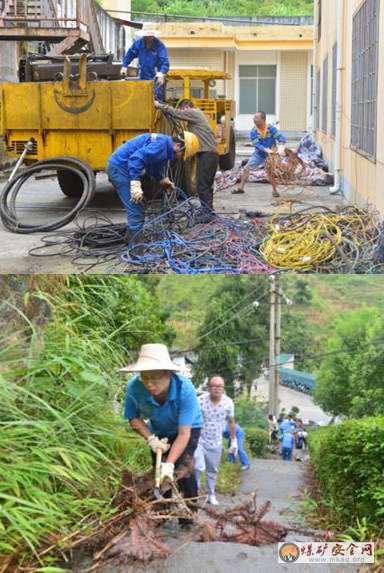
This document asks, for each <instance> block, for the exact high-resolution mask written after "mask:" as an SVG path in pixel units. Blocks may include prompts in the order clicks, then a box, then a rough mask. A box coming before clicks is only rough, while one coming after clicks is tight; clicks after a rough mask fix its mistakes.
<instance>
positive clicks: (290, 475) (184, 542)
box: [71, 459, 358, 573]
mask: <svg viewBox="0 0 384 573" xmlns="http://www.w3.org/2000/svg"><path fill="white" fill-rule="evenodd" d="M304 471H305V463H304V464H303V463H298V462H283V461H282V460H280V459H268V460H259V459H254V460H252V461H251V467H250V469H249V470H248V471H246V472H243V473H242V484H241V486H240V487H239V491H238V493H237V495H236V496H225V495H220V494H218V496H217V497H218V499H219V502H220V506H221V507H230V506H232V505H234V504H235V503H237V502H239V501H241V500H242V499H244V498H245V497H248V496H250V495H252V493H253V492H254V490H255V489H257V504H258V505H259V504H262V503H263V502H265V501H268V500H269V501H270V502H271V508H270V511H269V512H268V514H267V515H266V519H272V520H275V521H278V522H279V523H281V524H283V525H285V526H286V528H287V529H288V535H287V536H286V538H285V539H284V541H287V542H293V543H299V544H300V542H309V541H315V540H319V541H320V540H321V539H320V538H315V537H313V536H312V535H311V534H310V531H308V526H307V525H306V523H305V521H304V518H303V516H302V515H301V510H300V502H301V501H302V500H303V499H304V497H303V493H302V491H301V490H302V488H303V478H304ZM160 536H161V540H162V541H165V542H166V543H167V544H169V545H170V546H171V547H172V550H173V552H172V553H171V555H170V556H169V557H168V558H167V559H166V560H157V561H154V562H152V563H149V564H148V565H145V566H143V565H138V564H137V563H136V564H132V565H120V566H119V565H111V564H110V565H108V566H107V565H105V566H104V567H101V568H100V569H98V571H99V573H127V572H130V573H131V572H132V573H159V572H162V573H180V572H183V573H196V572H197V571H204V573H234V571H236V573H250V572H252V573H266V572H267V573H281V572H283V571H289V570H290V565H289V564H287V565H284V564H279V563H278V545H277V543H274V544H271V545H265V546H262V547H251V546H248V545H244V544H239V543H224V542H211V543H201V542H199V541H197V540H196V534H195V533H194V532H193V531H191V532H183V531H181V530H180V528H179V526H178V525H177V524H176V523H175V524H172V525H167V526H161V528H160V531H159V539H160ZM91 565H92V559H91V558H90V557H86V556H84V555H78V556H77V557H76V559H75V561H73V562H72V564H71V566H72V569H71V570H72V571H74V572H75V573H81V571H82V570H84V569H87V568H88V567H90V566H91ZM294 570H295V571H299V572H300V573H308V572H310V571H313V570H314V571H316V572H319V573H328V572H335V573H339V572H344V571H346V572H351V573H352V572H357V571H358V568H357V567H356V566H353V565H333V564H332V565H331V564H316V565H315V566H314V565H306V564H295V566H294Z"/></svg>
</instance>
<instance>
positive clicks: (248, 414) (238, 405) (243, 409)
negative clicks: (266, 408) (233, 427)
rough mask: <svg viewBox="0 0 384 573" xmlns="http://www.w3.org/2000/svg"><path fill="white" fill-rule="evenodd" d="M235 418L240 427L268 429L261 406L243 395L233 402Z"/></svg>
mask: <svg viewBox="0 0 384 573" xmlns="http://www.w3.org/2000/svg"><path fill="white" fill-rule="evenodd" d="M235 418H236V422H237V424H239V425H240V426H241V427H244V426H248V427H252V428H262V429H265V430H267V429H268V422H267V420H266V417H265V414H264V412H263V406H262V405H261V404H260V403H258V402H255V400H252V398H249V397H248V396H246V395H245V394H243V395H242V396H240V397H239V398H236V400H235Z"/></svg>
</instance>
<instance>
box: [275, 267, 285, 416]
mask: <svg viewBox="0 0 384 573" xmlns="http://www.w3.org/2000/svg"><path fill="white" fill-rule="evenodd" d="M282 294H283V293H282V288H281V284H280V281H279V277H276V295H275V296H276V324H275V360H274V365H275V380H274V382H275V392H274V400H273V403H274V412H273V415H274V416H276V419H277V418H278V416H279V384H280V352H281V350H280V347H281V298H282Z"/></svg>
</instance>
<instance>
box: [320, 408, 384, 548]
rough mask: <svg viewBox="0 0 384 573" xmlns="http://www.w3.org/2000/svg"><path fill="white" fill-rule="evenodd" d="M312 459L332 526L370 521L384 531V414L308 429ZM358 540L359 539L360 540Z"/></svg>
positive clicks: (373, 529) (370, 528) (373, 530)
mask: <svg viewBox="0 0 384 573" xmlns="http://www.w3.org/2000/svg"><path fill="white" fill-rule="evenodd" d="M309 441H310V448H311V462H312V465H313V467H314V471H315V477H316V478H317V481H318V484H319V487H320V494H321V497H322V499H323V500H324V503H325V505H326V507H327V509H328V512H329V515H330V518H331V520H332V522H333V523H332V527H336V528H339V529H343V530H345V529H347V527H348V526H350V527H353V526H354V524H357V522H356V520H357V519H358V520H359V523H360V524H362V523H364V522H365V523H366V524H367V531H366V534H367V537H366V539H364V541H366V540H367V539H368V535H374V534H377V535H379V534H380V532H381V535H382V534H383V518H384V488H383V477H384V475H383V453H384V417H376V418H364V419H362V420H348V421H345V422H343V423H342V424H339V425H335V426H329V427H327V428H317V429H316V431H313V432H311V433H310V437H309ZM356 540H357V539H355V541H356Z"/></svg>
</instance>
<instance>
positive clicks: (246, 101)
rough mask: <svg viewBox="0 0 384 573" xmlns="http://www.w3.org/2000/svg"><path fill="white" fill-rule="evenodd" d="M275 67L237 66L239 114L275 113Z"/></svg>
mask: <svg viewBox="0 0 384 573" xmlns="http://www.w3.org/2000/svg"><path fill="white" fill-rule="evenodd" d="M276 75H277V66H253V65H249V66H248V65H245V66H239V76H240V113H243V114H254V113H256V112H257V111H265V113H267V114H270V115H275V113H276Z"/></svg>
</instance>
